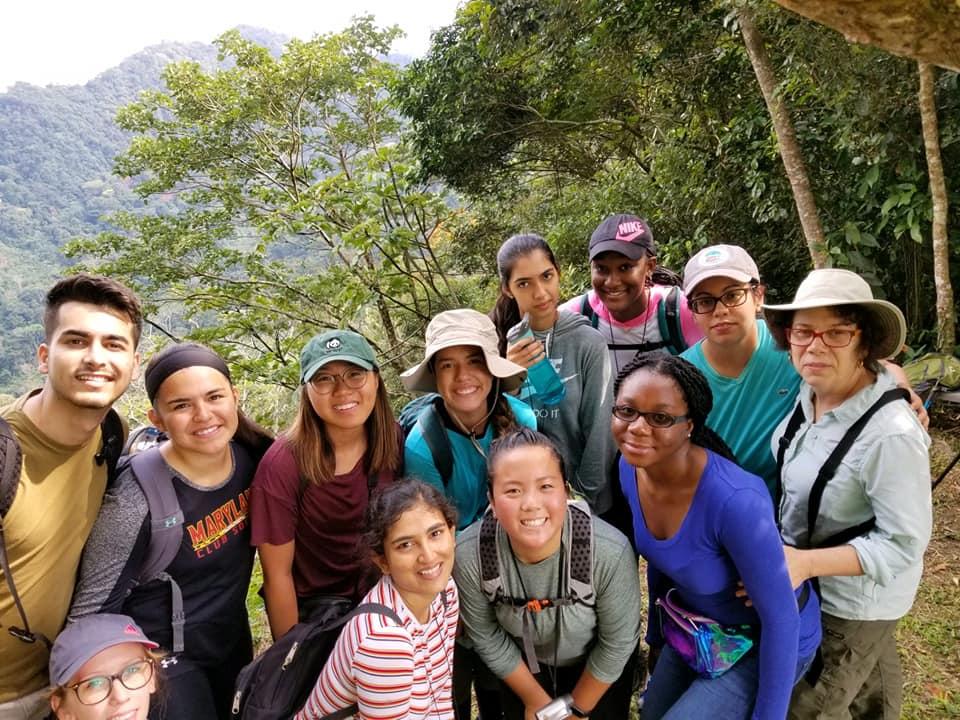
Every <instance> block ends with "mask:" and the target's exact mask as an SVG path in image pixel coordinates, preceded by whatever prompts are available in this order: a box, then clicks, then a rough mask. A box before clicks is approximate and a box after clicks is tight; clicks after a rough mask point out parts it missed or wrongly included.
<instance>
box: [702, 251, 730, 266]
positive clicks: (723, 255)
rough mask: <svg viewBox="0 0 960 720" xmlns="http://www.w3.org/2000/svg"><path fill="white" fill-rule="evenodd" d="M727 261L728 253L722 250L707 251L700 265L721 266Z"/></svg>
mask: <svg viewBox="0 0 960 720" xmlns="http://www.w3.org/2000/svg"><path fill="white" fill-rule="evenodd" d="M726 259H727V251H726V250H724V249H722V248H713V249H712V250H707V252H705V253H704V254H703V255H702V256H701V257H700V264H701V265H704V266H707V267H709V266H711V265H719V264H720V263H722V262H724V261H725V260H726Z"/></svg>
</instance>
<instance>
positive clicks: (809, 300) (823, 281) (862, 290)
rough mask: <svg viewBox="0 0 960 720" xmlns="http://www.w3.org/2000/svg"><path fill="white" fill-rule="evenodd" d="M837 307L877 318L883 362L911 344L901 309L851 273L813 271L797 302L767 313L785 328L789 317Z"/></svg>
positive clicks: (771, 308) (765, 308) (768, 308)
mask: <svg viewBox="0 0 960 720" xmlns="http://www.w3.org/2000/svg"><path fill="white" fill-rule="evenodd" d="M837 305H859V306H860V307H862V308H863V309H864V310H867V311H868V312H870V313H872V314H873V315H874V316H875V317H876V318H877V322H878V324H879V325H880V327H881V329H882V332H883V336H882V337H880V338H877V348H876V349H877V354H878V355H879V356H880V358H881V359H882V358H890V357H893V356H894V355H896V354H897V353H899V352H900V349H901V348H902V347H903V344H904V343H905V342H906V340H907V321H906V320H904V318H903V313H902V312H900V308H898V307H897V306H896V305H894V304H893V303H892V302H887V301H886V300H877V299H875V298H874V297H873V291H872V290H871V289H870V285H869V284H867V281H866V280H864V279H863V278H862V277H860V276H859V275H857V274H856V273H855V272H851V271H850V270H840V269H839V268H827V269H823V270H813V271H812V272H811V273H810V274H809V275H807V276H806V277H805V278H804V279H803V282H802V283H800V287H798V288H797V293H796V295H794V297H793V302H791V303H789V304H786V305H764V306H763V313H764V315H765V316H766V317H767V318H768V319H770V320H771V322H774V323H777V324H778V325H782V324H784V322H785V321H786V318H784V317H783V316H784V315H785V314H787V313H791V312H795V311H796V310H809V309H811V308H820V307H835V306H837Z"/></svg>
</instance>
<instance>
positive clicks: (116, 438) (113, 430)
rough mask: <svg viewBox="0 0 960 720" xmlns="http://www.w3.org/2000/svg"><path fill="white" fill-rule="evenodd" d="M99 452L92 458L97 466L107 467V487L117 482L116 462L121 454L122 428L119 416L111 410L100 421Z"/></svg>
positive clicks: (122, 442)
mask: <svg viewBox="0 0 960 720" xmlns="http://www.w3.org/2000/svg"><path fill="white" fill-rule="evenodd" d="M100 438H101V439H100V452H98V453H97V454H96V455H95V456H94V460H96V462H97V465H103V464H106V466H107V487H112V486H113V485H114V483H116V481H117V462H118V461H119V460H120V455H122V454H123V445H124V427H123V421H122V420H121V419H120V415H118V414H117V411H116V410H114V409H113V408H110V409H109V410H107V414H106V415H104V416H103V420H101V421H100Z"/></svg>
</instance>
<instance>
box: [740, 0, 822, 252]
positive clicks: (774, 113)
mask: <svg viewBox="0 0 960 720" xmlns="http://www.w3.org/2000/svg"><path fill="white" fill-rule="evenodd" d="M737 19H738V20H739V22H740V32H741V33H742V34H743V43H744V45H746V48H747V55H749V56H750V64H751V65H753V71H754V73H756V76H757V82H758V83H759V85H760V91H761V92H762V93H763V100H764V102H766V104H767V111H768V112H769V113H770V118H771V120H773V130H774V132H775V133H776V134H777V144H778V145H779V147H780V157H781V158H782V159H783V167H784V169H785V170H786V172H787V179H788V180H790V187H791V188H792V189H793V199H794V202H795V203H796V205H797V214H798V215H799V216H800V225H801V227H802V228H803V235H804V237H805V238H806V241H807V249H808V250H809V251H810V259H811V260H813V266H814V267H815V268H822V267H825V266H826V265H827V254H826V253H827V243H826V240H825V238H824V237H823V228H822V227H821V226H820V217H819V215H818V214H817V203H816V200H814V198H813V191H812V190H811V189H810V178H809V176H808V175H807V168H806V165H805V164H804V162H803V153H802V152H801V151H800V145H799V144H798V143H797V135H796V133H795V132H794V131H793V121H792V120H791V119H790V113H788V112H787V109H786V107H784V104H783V102H782V101H781V99H780V98H779V97H778V96H777V91H776V82H775V81H774V77H773V70H772V69H771V67H770V58H769V57H768V55H767V49H766V47H765V46H764V44H763V38H762V37H761V36H760V32H759V31H758V30H757V26H756V24H755V23H754V21H753V15H752V12H751V11H750V9H749V8H747V7H742V6H741V7H740V8H738V9H737Z"/></svg>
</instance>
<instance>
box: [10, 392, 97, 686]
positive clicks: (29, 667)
mask: <svg viewBox="0 0 960 720" xmlns="http://www.w3.org/2000/svg"><path fill="white" fill-rule="evenodd" d="M33 392H37V391H33ZM31 394H33V393H28V394H27V395H24V396H22V397H20V398H18V399H17V400H16V401H15V402H14V403H13V404H12V405H9V406H7V407H5V408H2V409H0V415H2V416H3V417H4V418H6V420H7V422H8V423H9V424H10V426H11V427H12V428H13V431H14V433H15V434H16V436H17V438H18V439H19V441H20V447H21V449H22V451H23V471H22V473H21V475H20V484H19V486H18V487H17V494H16V496H15V498H14V501H13V505H12V506H11V508H10V510H9V512H8V513H7V515H6V517H5V518H4V520H3V534H4V539H5V542H6V548H7V559H8V560H9V562H10V568H11V573H12V575H13V579H14V582H15V583H16V587H17V592H18V594H19V595H20V600H21V602H22V603H23V606H24V610H25V611H26V614H27V619H28V620H29V622H30V629H31V630H33V631H34V632H40V633H43V634H44V635H46V636H47V637H48V638H49V639H50V640H51V641H52V640H53V639H54V638H56V636H57V634H58V633H59V632H60V630H61V628H62V627H63V624H64V621H65V619H66V617H67V610H68V609H69V607H70V598H71V596H72V595H73V586H74V582H75V581H76V577H77V566H78V565H79V563H80V554H81V551H82V550H83V545H84V543H85V542H86V539H87V536H88V535H89V534H90V529H91V527H93V522H94V520H95V519H96V517H97V513H98V512H99V510H100V503H101V500H102V499H103V493H104V489H105V488H106V482H107V468H106V465H97V463H96V461H95V459H94V456H95V455H96V454H97V452H98V451H99V449H100V429H99V428H98V429H97V431H96V432H95V433H94V435H93V437H91V438H90V440H89V441H87V442H86V443H84V444H83V445H80V446H79V447H69V446H66V445H61V444H59V443H56V442H53V441H52V440H50V439H49V438H48V437H46V436H45V435H44V434H43V433H41V432H40V430H39V429H38V428H37V427H36V426H35V425H34V424H33V423H32V422H31V421H30V420H29V419H28V418H27V416H26V415H25V414H24V412H23V405H24V402H25V401H26V400H27V398H28V397H29V396H30V395H31ZM11 625H16V626H17V627H22V621H21V619H20V616H19V614H18V613H17V609H16V606H15V605H14V603H13V597H12V596H11V594H10V590H9V588H8V587H7V580H6V578H5V577H4V575H3V571H2V570H0V703H2V702H7V701H10V700H13V699H15V698H17V697H21V696H24V695H27V694H29V693H32V692H35V691H37V690H39V689H41V688H43V687H45V686H46V685H47V682H48V679H47V662H48V653H47V648H46V647H45V646H44V645H43V643H42V642H36V643H32V644H30V643H25V642H23V641H21V640H18V639H16V638H14V637H13V636H11V635H10V633H9V632H8V631H7V630H8V628H9V627H10V626H11Z"/></svg>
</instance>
